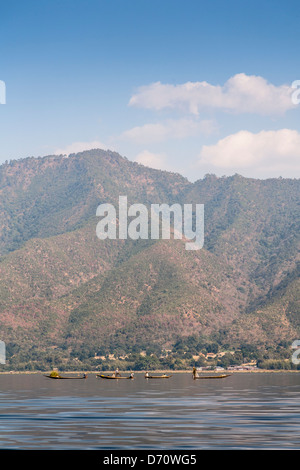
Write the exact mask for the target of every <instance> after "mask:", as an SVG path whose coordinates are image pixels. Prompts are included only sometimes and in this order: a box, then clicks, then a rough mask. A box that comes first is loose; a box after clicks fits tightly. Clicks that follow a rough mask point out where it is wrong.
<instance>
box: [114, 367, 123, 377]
mask: <svg viewBox="0 0 300 470" xmlns="http://www.w3.org/2000/svg"><path fill="white" fill-rule="evenodd" d="M112 376H113V377H121V374H120V372H119V369H118V368H116V370H115V372H114V373H113V375H112Z"/></svg>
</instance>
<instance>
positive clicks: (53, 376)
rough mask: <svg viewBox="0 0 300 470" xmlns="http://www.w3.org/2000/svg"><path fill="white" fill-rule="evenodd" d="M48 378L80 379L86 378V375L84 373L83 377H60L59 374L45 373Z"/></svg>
mask: <svg viewBox="0 0 300 470" xmlns="http://www.w3.org/2000/svg"><path fill="white" fill-rule="evenodd" d="M45 377H47V378H48V379H56V380H57V379H64V380H66V379H67V380H82V379H87V375H84V376H83V377H62V376H61V375H45Z"/></svg>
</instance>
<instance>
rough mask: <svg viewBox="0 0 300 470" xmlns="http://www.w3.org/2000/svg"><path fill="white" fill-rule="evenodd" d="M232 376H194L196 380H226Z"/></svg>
mask: <svg viewBox="0 0 300 470" xmlns="http://www.w3.org/2000/svg"><path fill="white" fill-rule="evenodd" d="M229 376H230V374H221V375H198V376H194V375H193V378H194V379H225V377H229Z"/></svg>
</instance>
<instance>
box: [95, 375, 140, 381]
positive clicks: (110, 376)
mask: <svg viewBox="0 0 300 470" xmlns="http://www.w3.org/2000/svg"><path fill="white" fill-rule="evenodd" d="M96 377H100V378H101V379H115V380H119V379H133V376H131V375H129V376H128V377H122V376H120V375H119V376H114V375H104V374H97V375H96Z"/></svg>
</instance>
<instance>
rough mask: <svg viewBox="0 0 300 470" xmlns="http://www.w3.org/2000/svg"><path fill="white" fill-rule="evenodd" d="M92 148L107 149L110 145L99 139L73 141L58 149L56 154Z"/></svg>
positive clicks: (68, 153) (67, 153) (66, 153)
mask: <svg viewBox="0 0 300 470" xmlns="http://www.w3.org/2000/svg"><path fill="white" fill-rule="evenodd" d="M91 149H103V150H107V149H108V146H107V145H105V144H103V143H102V142H99V141H98V140H94V141H92V142H73V143H72V144H69V145H67V146H66V147H64V148H60V149H56V150H55V152H54V155H70V153H78V152H84V151H85V150H91ZM111 150H113V149H111Z"/></svg>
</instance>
